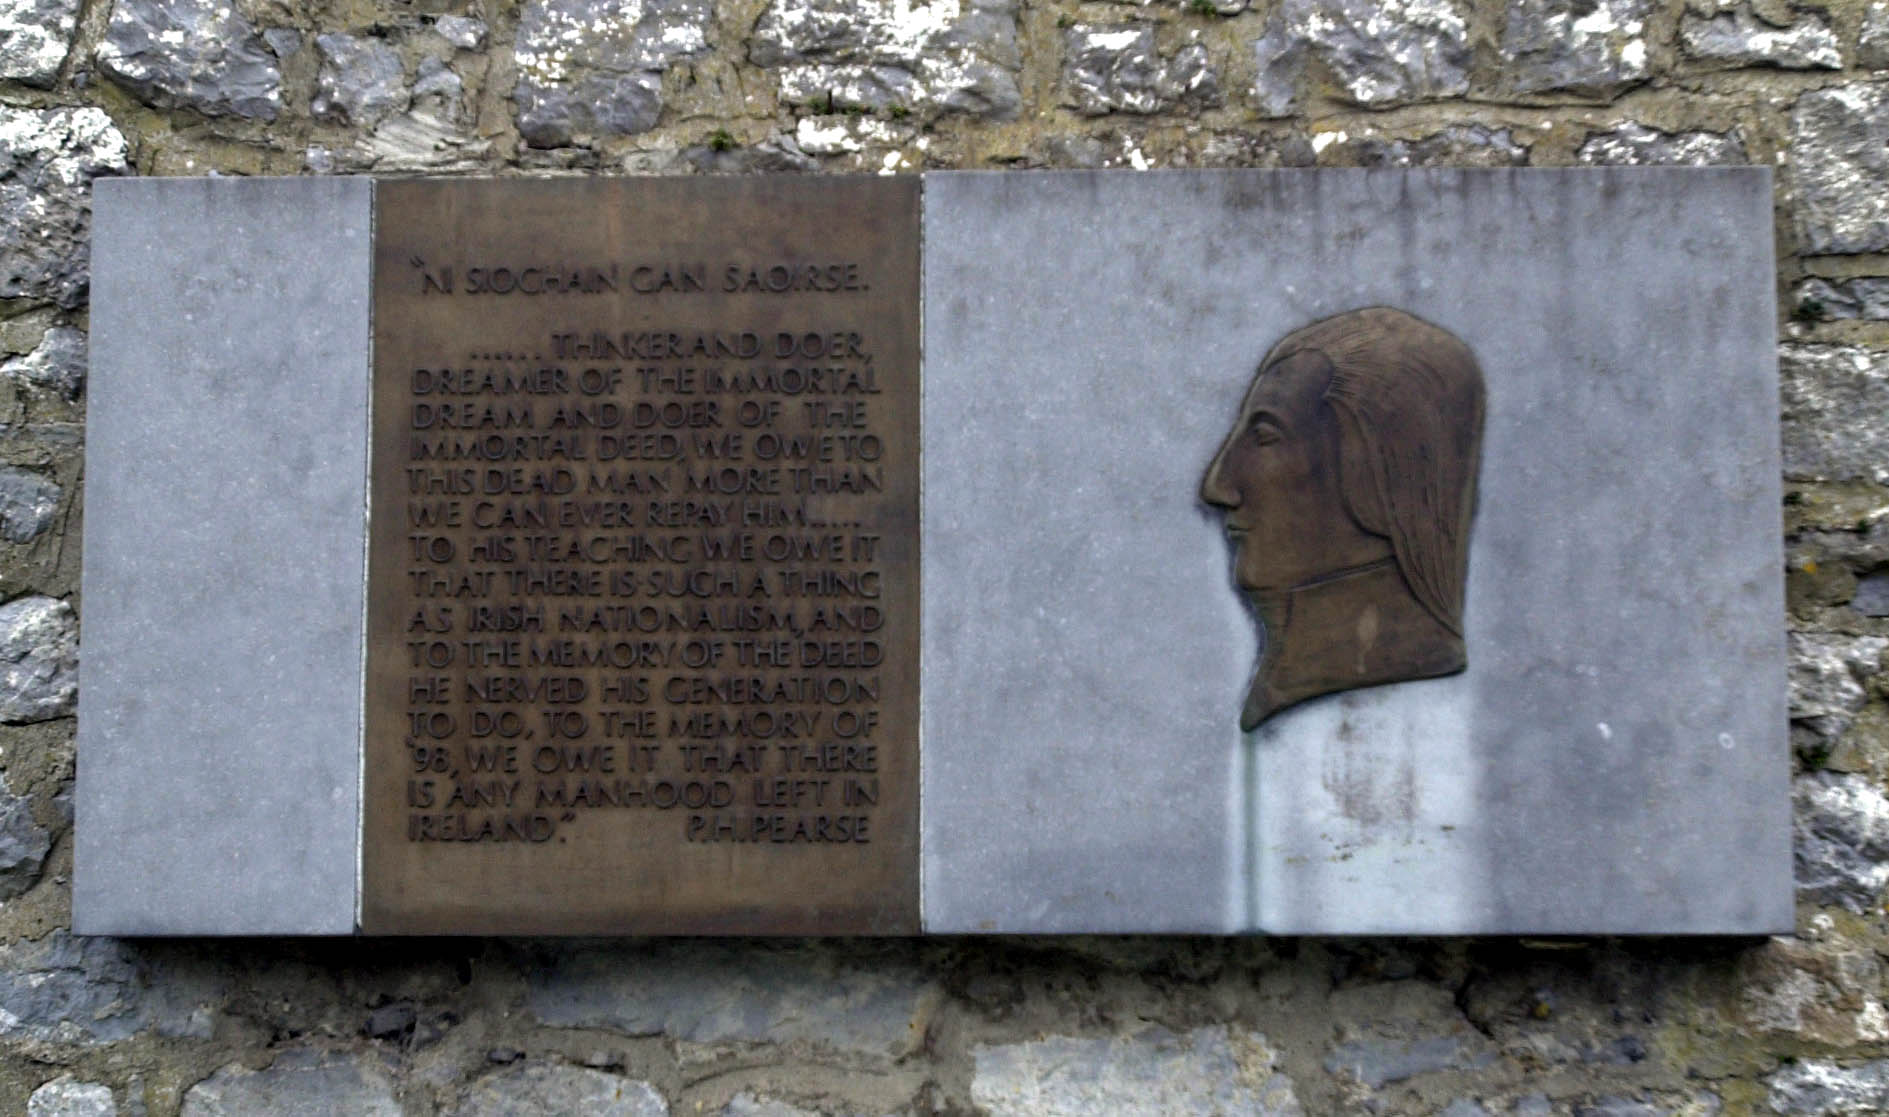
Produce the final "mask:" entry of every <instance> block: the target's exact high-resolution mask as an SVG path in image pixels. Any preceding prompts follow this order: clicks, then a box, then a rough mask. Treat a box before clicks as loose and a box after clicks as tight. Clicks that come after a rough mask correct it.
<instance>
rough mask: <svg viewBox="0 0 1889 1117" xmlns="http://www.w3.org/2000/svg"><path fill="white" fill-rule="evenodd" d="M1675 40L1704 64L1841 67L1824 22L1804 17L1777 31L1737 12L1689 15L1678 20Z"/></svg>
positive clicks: (1834, 39)
mask: <svg viewBox="0 0 1889 1117" xmlns="http://www.w3.org/2000/svg"><path fill="white" fill-rule="evenodd" d="M1679 41H1680V43H1681V44H1683V45H1684V47H1685V50H1686V53H1687V54H1690V55H1692V56H1693V57H1694V58H1702V59H1705V60H1706V61H1709V62H1732V63H1736V64H1738V65H1740V66H1776V67H1778V68H1779V69H1782V70H1841V69H1842V68H1843V52H1842V51H1841V50H1839V49H1838V48H1837V35H1836V32H1835V31H1834V30H1832V29H1831V27H1830V21H1829V20H1828V19H1826V18H1825V17H1823V16H1821V15H1817V14H1815V13H1809V12H1806V13H1802V14H1800V15H1799V17H1798V18H1797V19H1796V20H1794V21H1793V22H1791V23H1789V24H1786V25H1783V26H1778V25H1774V24H1772V23H1769V22H1767V21H1766V20H1764V19H1763V18H1761V17H1760V16H1758V15H1755V14H1753V13H1752V12H1751V11H1750V10H1749V9H1746V8H1742V7H1741V8H1737V9H1735V10H1733V11H1729V12H1719V13H1717V14H1716V15H1712V16H1697V15H1690V14H1689V15H1687V16H1686V17H1685V18H1684V19H1682V20H1680V21H1679Z"/></svg>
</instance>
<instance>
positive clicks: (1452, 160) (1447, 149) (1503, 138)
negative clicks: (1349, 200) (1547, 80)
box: [1325, 124, 1528, 167]
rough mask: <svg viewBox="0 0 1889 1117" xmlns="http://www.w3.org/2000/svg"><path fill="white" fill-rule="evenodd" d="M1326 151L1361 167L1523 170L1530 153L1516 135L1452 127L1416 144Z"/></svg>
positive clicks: (1366, 144) (1364, 144)
mask: <svg viewBox="0 0 1889 1117" xmlns="http://www.w3.org/2000/svg"><path fill="white" fill-rule="evenodd" d="M1326 151H1327V152H1328V153H1330V152H1333V151H1345V152H1348V153H1349V154H1350V155H1351V156H1352V159H1351V160H1350V162H1355V163H1356V165H1357V166H1360V167H1430V166H1449V167H1520V166H1524V165H1526V164H1527V162H1528V149H1527V148H1525V147H1523V146H1521V145H1520V144H1518V143H1516V142H1515V135H1514V133H1513V132H1511V131H1510V130H1509V129H1507V128H1485V127H1483V126H1482V125H1480V124H1452V125H1450V126H1449V127H1448V128H1445V129H1443V130H1442V131H1441V132H1435V133H1432V134H1431V135H1428V136H1424V137H1421V138H1419V139H1415V140H1384V139H1378V138H1376V137H1371V136H1363V137H1357V138H1347V139H1346V140H1345V141H1344V142H1343V143H1342V144H1341V145H1333V146H1332V147H1328V148H1327V149H1326ZM1325 161H1326V162H1329V161H1330V160H1329V159H1327V160H1325Z"/></svg>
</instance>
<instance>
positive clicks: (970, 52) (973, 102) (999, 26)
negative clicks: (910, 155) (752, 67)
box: [748, 0, 1023, 120]
mask: <svg viewBox="0 0 1889 1117" xmlns="http://www.w3.org/2000/svg"><path fill="white" fill-rule="evenodd" d="M1017 11H1018V7H1017V2H1016V0H970V2H969V3H965V4H963V5H962V6H960V4H959V3H958V2H957V0H919V2H917V3H905V2H901V0H774V2H773V3H771V4H769V5H768V8H767V10H766V11H765V12H763V13H762V15H761V19H760V22H758V23H757V24H756V25H755V28H754V38H753V39H752V40H751V42H750V44H749V48H748V57H749V58H750V59H751V60H752V61H753V62H755V63H756V64H758V65H761V66H766V67H769V68H776V69H778V71H779V75H780V96H781V100H783V101H785V102H787V103H788V104H791V105H808V106H815V107H827V108H833V109H845V108H863V109H872V110H875V111H878V110H890V109H907V110H913V111H918V112H921V113H925V114H934V113H942V112H954V113H964V114H967V115H970V116H976V117H983V118H986V119H992V120H1009V119H1012V118H1014V117H1015V116H1016V115H1017V112H1018V110H1019V108H1020V107H1021V105H1022V96H1021V93H1020V92H1019V90H1018V88H1017V71H1018V70H1019V69H1020V68H1021V67H1022V64H1023V55H1022V52H1021V49H1020V47H1019V46H1018V44H1017Z"/></svg>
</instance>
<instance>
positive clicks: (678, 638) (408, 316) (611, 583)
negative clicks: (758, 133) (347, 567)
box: [361, 178, 919, 934]
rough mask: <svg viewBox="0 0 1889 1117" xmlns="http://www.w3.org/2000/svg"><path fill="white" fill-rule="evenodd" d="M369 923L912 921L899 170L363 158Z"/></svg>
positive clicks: (613, 925)
mask: <svg viewBox="0 0 1889 1117" xmlns="http://www.w3.org/2000/svg"><path fill="white" fill-rule="evenodd" d="M377 213H378V223H377V231H376V244H375V262H374V266H375V273H374V274H375V281H374V282H375V287H374V389H373V449H372V453H373V461H372V481H371V499H372V502H373V507H372V512H371V517H372V527H371V554H370V556H369V590H368V607H369V618H368V641H369V645H368V679H367V696H366V703H367V706H366V708H367V742H366V782H365V806H364V815H365V817H364V823H363V825H364V828H365V832H364V840H363V855H362V861H363V877H364V879H363V888H362V904H361V929H362V930H363V931H364V932H367V933H369V934H397V933H462V934H489V933H504V934H567V933H568V934H596V933H657V934H663V933H675V934H748V933H781V934H907V933H914V932H916V931H917V930H918V619H919V618H918V609H919V585H918V573H919V572H918V403H919V397H918V375H919V374H918V344H919V338H918V235H919V233H918V183H917V181H916V180H915V179H911V178H862V179H833V178H819V179H787V178H768V179H756V178H740V179H736V178H718V179H581V180H549V181H547V180H535V181H533V180H507V181H487V182H472V181H463V180H457V181H445V180H437V181H407V182H385V183H381V184H380V185H379V187H378V206H377Z"/></svg>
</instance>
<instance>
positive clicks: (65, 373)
mask: <svg viewBox="0 0 1889 1117" xmlns="http://www.w3.org/2000/svg"><path fill="white" fill-rule="evenodd" d="M0 376H5V377H7V378H9V379H11V380H17V381H24V382H26V383H28V384H33V385H37V386H38V387H41V388H48V389H51V390H52V391H55V392H58V393H59V394H60V395H62V396H64V397H66V398H67V399H78V398H79V393H80V392H81V391H83V390H84V389H85V334H84V332H83V331H80V330H75V329H73V328H72V327H70V326H54V327H52V328H51V329H49V330H47V331H46V333H45V336H44V337H42V338H41V339H40V342H39V346H38V348H36V349H34V350H33V351H32V352H31V353H28V354H26V355H25V356H23V357H13V358H10V359H9V360H7V361H4V362H0Z"/></svg>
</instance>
